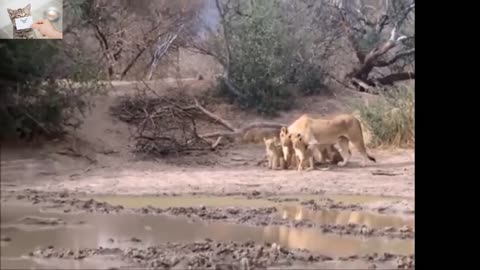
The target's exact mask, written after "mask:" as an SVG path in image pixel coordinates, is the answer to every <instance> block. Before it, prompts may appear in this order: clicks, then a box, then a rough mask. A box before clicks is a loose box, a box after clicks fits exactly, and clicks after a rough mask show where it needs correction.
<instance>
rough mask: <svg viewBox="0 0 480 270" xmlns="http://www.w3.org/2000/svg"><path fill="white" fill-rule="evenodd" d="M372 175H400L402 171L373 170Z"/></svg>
mask: <svg viewBox="0 0 480 270" xmlns="http://www.w3.org/2000/svg"><path fill="white" fill-rule="evenodd" d="M372 175H386V176H395V175H400V173H396V172H391V171H383V170H376V171H372Z"/></svg>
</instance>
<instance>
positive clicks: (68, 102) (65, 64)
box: [0, 40, 103, 139]
mask: <svg viewBox="0 0 480 270" xmlns="http://www.w3.org/2000/svg"><path fill="white" fill-rule="evenodd" d="M0 59H1V61H0V78H2V79H1V80H0V82H1V83H2V85H3V87H2V88H3V89H2V91H1V92H0V98H1V101H0V126H2V129H1V130H0V137H1V138H3V139H7V138H8V139H13V138H17V137H28V138H32V137H34V136H36V135H38V134H45V135H57V134H59V133H61V132H62V131H63V128H64V127H65V126H66V125H68V126H73V127H74V128H76V127H78V126H79V125H80V124H81V122H82V121H81V117H80V116H81V115H82V114H83V113H84V112H85V110H86V109H88V108H89V105H90V103H89V100H88V97H89V96H91V95H93V94H98V93H100V91H101V90H102V89H103V87H102V85H100V84H98V83H97V82H95V80H94V78H95V74H96V73H95V68H94V65H91V63H85V62H82V61H81V60H80V59H79V58H77V57H76V56H73V55H70V56H67V55H66V54H65V51H64V49H63V46H62V43H61V42H59V41H54V40H45V41H42V42H35V41H31V42H27V41H25V42H15V41H9V42H5V43H3V44H2V46H1V47H0Z"/></svg>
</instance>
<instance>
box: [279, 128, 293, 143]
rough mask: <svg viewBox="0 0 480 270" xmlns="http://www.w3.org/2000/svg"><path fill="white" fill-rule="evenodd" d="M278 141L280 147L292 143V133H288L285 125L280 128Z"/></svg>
mask: <svg viewBox="0 0 480 270" xmlns="http://www.w3.org/2000/svg"><path fill="white" fill-rule="evenodd" d="M280 143H281V144H282V147H289V146H291V145H292V134H288V129H287V127H282V129H280Z"/></svg>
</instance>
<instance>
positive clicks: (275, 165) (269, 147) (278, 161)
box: [263, 137, 285, 170]
mask: <svg viewBox="0 0 480 270" xmlns="http://www.w3.org/2000/svg"><path fill="white" fill-rule="evenodd" d="M263 141H264V142H265V148H266V149H265V150H266V151H267V159H268V168H269V169H272V170H273V169H276V170H278V169H283V168H284V167H285V163H284V160H283V153H282V146H281V145H280V142H279V141H278V138H277V137H273V138H270V139H267V138H263Z"/></svg>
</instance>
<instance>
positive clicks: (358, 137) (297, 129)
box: [287, 114, 376, 166]
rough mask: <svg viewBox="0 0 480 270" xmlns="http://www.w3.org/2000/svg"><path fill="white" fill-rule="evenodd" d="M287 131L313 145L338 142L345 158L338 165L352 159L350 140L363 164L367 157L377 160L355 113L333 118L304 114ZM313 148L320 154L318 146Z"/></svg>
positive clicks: (345, 163)
mask: <svg viewBox="0 0 480 270" xmlns="http://www.w3.org/2000/svg"><path fill="white" fill-rule="evenodd" d="M287 131H288V133H289V134H301V135H302V137H303V138H304V140H305V142H308V144H309V145H312V146H313V145H317V146H318V145H331V144H335V143H338V145H339V146H340V154H341V155H342V158H343V161H341V162H339V163H338V166H345V165H347V163H348V162H349V161H350V157H351V152H350V149H349V142H352V144H353V145H354V146H355V148H357V150H358V151H359V152H360V154H361V155H362V156H363V162H362V166H366V163H367V159H369V160H371V161H373V162H376V159H375V158H374V157H372V156H371V155H369V154H368V153H367V147H366V146H365V141H364V138H363V132H362V125H361V124H360V121H359V120H358V119H357V118H355V117H354V116H353V115H350V114H341V115H337V116H335V117H333V118H331V119H320V118H312V117H310V116H308V115H307V114H304V115H302V116H300V118H298V119H297V120H295V122H293V123H292V124H291V125H290V126H289V127H288V128H287ZM312 150H313V151H314V152H316V155H317V156H318V154H319V153H318V147H312Z"/></svg>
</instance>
